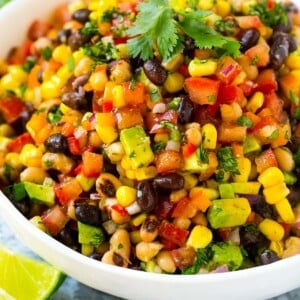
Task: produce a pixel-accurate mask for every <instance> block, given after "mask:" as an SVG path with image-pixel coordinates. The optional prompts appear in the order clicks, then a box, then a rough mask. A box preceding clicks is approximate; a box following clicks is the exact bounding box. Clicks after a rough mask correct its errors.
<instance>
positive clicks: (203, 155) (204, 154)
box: [196, 146, 209, 164]
mask: <svg viewBox="0 0 300 300" xmlns="http://www.w3.org/2000/svg"><path fill="white" fill-rule="evenodd" d="M196 154H197V156H198V157H199V158H200V160H201V162H203V163H205V164H208V163H209V159H208V150H207V149H204V148H203V147H202V146H200V147H198V148H197V150H196Z"/></svg>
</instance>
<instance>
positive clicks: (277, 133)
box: [269, 129, 279, 140]
mask: <svg viewBox="0 0 300 300" xmlns="http://www.w3.org/2000/svg"><path fill="white" fill-rule="evenodd" d="M278 137H279V130H278V129H275V130H274V131H273V132H272V133H271V135H270V136H269V139H270V140H276V139H278Z"/></svg>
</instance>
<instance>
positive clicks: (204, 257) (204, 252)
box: [182, 247, 212, 275]
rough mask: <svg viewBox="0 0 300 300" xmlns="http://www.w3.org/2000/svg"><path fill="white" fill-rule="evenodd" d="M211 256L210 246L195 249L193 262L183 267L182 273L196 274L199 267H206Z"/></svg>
mask: <svg viewBox="0 0 300 300" xmlns="http://www.w3.org/2000/svg"><path fill="white" fill-rule="evenodd" d="M211 258H212V251H211V247H206V248H203V249H197V257H196V261H195V262H194V264H193V265H192V266H190V267H187V268H184V269H183V270H182V274H184V275H192V274H197V273H198V272H199V271H200V268H201V267H206V266H207V265H208V264H209V262H210V260H211Z"/></svg>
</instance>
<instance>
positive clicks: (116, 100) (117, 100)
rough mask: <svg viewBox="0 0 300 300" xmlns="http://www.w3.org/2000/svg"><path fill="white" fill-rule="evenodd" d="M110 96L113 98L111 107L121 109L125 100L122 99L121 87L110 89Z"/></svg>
mask: <svg viewBox="0 0 300 300" xmlns="http://www.w3.org/2000/svg"><path fill="white" fill-rule="evenodd" d="M112 96H113V99H112V100H113V106H114V107H117V108H119V107H123V106H125V105H126V100H125V98H124V92H123V87H122V85H119V84H118V85H116V86H114V87H113V89H112Z"/></svg>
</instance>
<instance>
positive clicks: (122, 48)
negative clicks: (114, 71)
mask: <svg viewBox="0 0 300 300" xmlns="http://www.w3.org/2000/svg"><path fill="white" fill-rule="evenodd" d="M116 48H117V50H118V54H119V56H120V58H129V54H128V47H127V44H118V45H117V46H116Z"/></svg>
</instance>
